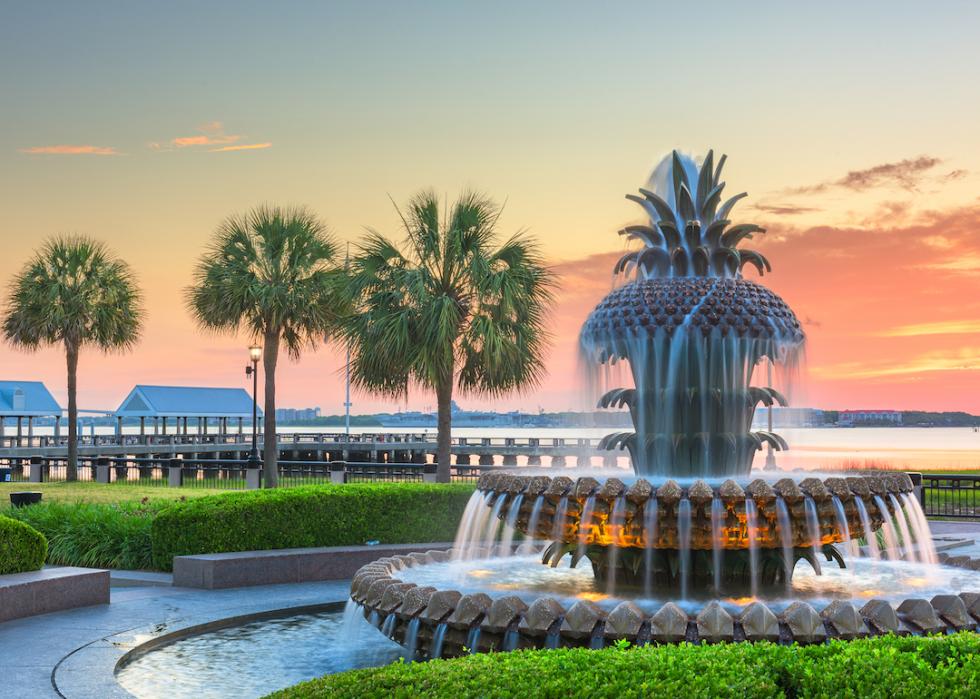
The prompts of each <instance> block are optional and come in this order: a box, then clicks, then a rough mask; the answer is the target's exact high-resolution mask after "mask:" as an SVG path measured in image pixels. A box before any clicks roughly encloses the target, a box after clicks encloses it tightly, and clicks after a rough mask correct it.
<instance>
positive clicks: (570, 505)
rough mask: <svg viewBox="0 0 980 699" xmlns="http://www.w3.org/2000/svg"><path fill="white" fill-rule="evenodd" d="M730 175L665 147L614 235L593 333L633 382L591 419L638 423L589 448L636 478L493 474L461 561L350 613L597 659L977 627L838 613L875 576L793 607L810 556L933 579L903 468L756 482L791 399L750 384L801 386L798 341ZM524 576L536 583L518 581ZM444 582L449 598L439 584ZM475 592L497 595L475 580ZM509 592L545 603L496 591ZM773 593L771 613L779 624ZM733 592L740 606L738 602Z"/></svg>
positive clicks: (450, 645)
mask: <svg viewBox="0 0 980 699" xmlns="http://www.w3.org/2000/svg"><path fill="white" fill-rule="evenodd" d="M724 163H725V157H724V156H722V157H721V158H720V159H719V160H718V162H717V163H715V161H714V157H713V154H712V153H711V152H710V151H709V152H708V154H707V155H706V156H705V157H704V159H703V160H702V161H701V162H696V161H695V160H693V159H691V158H688V157H686V156H682V155H680V154H678V153H677V152H674V153H672V154H671V155H670V156H668V157H667V158H665V159H664V160H663V161H662V162H661V163H660V165H658V167H657V168H656V170H655V171H654V174H653V176H652V177H651V186H650V188H649V189H641V190H640V191H639V194H638V195H634V194H629V195H627V198H628V199H630V200H632V201H635V202H636V203H638V204H639V205H640V206H642V207H643V210H644V212H645V213H646V215H647V216H648V218H649V221H648V222H647V223H645V224H642V225H633V226H628V227H626V228H625V229H623V230H622V231H620V233H621V234H622V235H624V236H626V237H627V238H629V239H630V240H631V241H638V242H639V243H640V246H639V247H638V249H635V250H631V251H630V252H628V253H626V254H625V255H624V256H623V257H622V258H621V259H620V260H619V262H618V263H617V264H616V265H615V269H614V274H615V277H616V280H617V285H616V288H614V290H613V291H612V292H611V293H610V294H609V295H607V296H606V298H605V299H603V300H602V301H601V302H600V303H599V305H598V306H597V307H596V308H595V309H594V310H593V311H592V313H591V314H590V316H589V317H588V319H587V320H586V322H585V324H584V326H583V328H582V331H581V335H580V345H581V347H580V349H581V355H582V358H583V360H584V364H585V365H586V366H588V367H590V368H591V376H592V378H593V379H594V381H593V385H596V386H599V387H602V385H603V384H605V383H608V381H609V377H610V376H614V375H616V369H617V368H619V367H622V366H624V365H625V366H627V367H628V374H629V375H630V376H631V377H632V383H633V386H632V387H618V386H617V387H610V388H609V390H606V391H605V392H604V393H602V395H601V397H600V398H599V401H598V405H599V407H600V408H620V409H628V411H629V414H630V417H631V420H632V422H633V425H634V431H633V432H620V433H614V434H610V435H608V436H606V437H605V438H604V439H602V440H601V442H600V445H599V446H600V449H606V450H616V451H619V450H622V451H625V452H626V453H627V454H628V456H629V460H630V462H631V464H632V467H633V472H634V474H635V475H634V477H633V478H615V477H613V478H607V479H605V480H604V481H601V482H600V481H599V480H597V479H596V478H593V477H591V476H588V475H584V476H581V477H579V478H577V479H575V480H573V479H572V478H570V477H568V476H565V475H554V476H552V475H523V474H512V473H500V472H491V473H488V474H484V475H483V476H482V477H481V478H480V481H479V484H478V487H477V491H476V493H474V495H473V498H472V499H471V501H470V503H469V506H468V507H467V510H466V512H465V514H464V516H463V520H462V522H461V525H460V530H459V533H458V536H457V540H456V545H455V547H454V548H453V550H452V551H451V552H448V553H447V552H439V551H431V552H428V553H425V554H412V555H411V556H401V557H399V556H396V557H393V558H390V559H382V560H381V561H379V562H377V563H374V564H370V565H369V566H366V567H365V568H363V569H361V571H359V572H358V574H357V576H355V578H354V582H353V584H352V593H351V598H352V604H356V605H360V608H361V609H362V611H363V613H364V615H365V616H366V617H367V618H368V619H369V620H371V621H372V623H374V624H375V625H376V626H378V627H379V628H381V630H382V632H384V633H385V634H386V635H388V636H389V637H391V638H394V639H395V640H397V641H399V642H400V643H402V644H403V645H405V646H406V647H407V648H408V649H409V651H410V653H411V654H413V655H414V654H417V653H421V654H423V655H428V656H429V657H439V656H444V655H454V654H459V653H462V652H466V651H467V650H490V649H501V648H503V649H511V648H518V647H557V646H558V645H592V646H596V645H599V646H601V645H602V643H604V642H605V640H606V639H616V638H627V639H629V640H631V641H634V642H648V641H652V642H670V641H679V640H690V641H715V640H758V639H769V640H778V639H782V640H796V641H799V642H804V643H805V642H818V641H821V640H824V639H826V638H827V637H828V635H832V636H833V635H836V636H839V637H843V638H853V637H856V636H862V635H868V634H871V633H880V632H887V631H899V632H901V631H903V630H904V631H906V632H907V631H909V630H912V631H915V630H918V631H936V630H941V629H946V628H967V627H973V626H975V625H976V623H977V620H978V618H980V598H978V597H977V595H975V594H973V593H963V594H961V595H959V596H957V595H954V594H938V595H936V596H934V598H933V599H932V601H931V602H927V601H925V600H923V599H910V600H905V601H902V602H901V603H900V604H898V606H897V609H896V608H895V606H894V605H893V604H892V601H894V600H888V599H878V598H872V599H870V600H865V601H864V604H863V606H862V607H861V608H860V610H859V609H858V608H857V606H855V605H854V604H852V603H850V602H849V601H847V600H846V597H847V595H848V593H847V590H848V587H849V586H850V587H852V588H853V581H854V580H855V579H860V580H871V579H872V577H871V575H858V576H857V577H856V578H855V577H852V578H851V579H850V581H849V582H848V581H847V580H846V579H845V581H844V582H843V583H842V584H841V585H838V587H836V588H834V590H833V591H832V592H829V593H826V594H827V595H828V596H829V597H837V598H845V599H835V600H834V601H832V602H830V603H829V604H827V605H826V606H825V607H824V608H823V610H822V611H821V612H819V613H818V612H817V610H816V609H815V608H814V607H813V606H811V605H810V604H808V603H807V602H806V601H804V600H803V599H796V597H800V596H804V595H803V591H798V590H796V589H795V588H794V572H795V571H797V569H798V566H797V564H798V563H799V562H800V561H801V560H802V561H805V564H804V565H805V566H806V567H808V568H809V569H810V570H809V571H808V573H807V581H805V582H803V583H802V585H803V588H808V587H810V588H814V587H815V589H820V585H819V584H816V585H814V583H813V582H812V580H813V578H814V574H816V575H820V574H821V573H823V572H824V566H828V567H829V566H837V567H839V568H844V567H845V566H846V565H847V564H848V562H850V563H851V565H852V566H854V565H861V566H866V565H868V563H867V562H868V561H870V562H871V564H872V565H874V566H878V567H879V568H881V567H884V566H887V565H891V566H893V568H894V571H899V573H895V572H894V571H892V570H889V571H888V572H887V573H886V575H885V577H886V578H887V577H888V575H898V577H899V578H900V579H901V580H913V579H915V580H919V579H921V578H916V577H915V576H914V575H912V573H920V572H921V571H920V570H918V569H916V570H914V571H912V573H909V571H906V570H905V569H904V568H902V566H908V565H916V566H918V567H919V568H928V569H930V570H932V569H938V568H940V566H937V565H936V561H937V556H936V552H935V550H934V549H933V547H932V544H931V538H930V535H929V530H928V524H927V522H926V520H925V516H924V515H923V513H922V510H921V508H920V507H919V503H918V501H917V499H916V498H915V496H914V494H913V485H912V482H911V480H910V478H909V477H908V475H906V474H904V473H900V472H898V473H874V474H868V473H861V474H852V475H847V476H832V477H826V478H818V477H815V476H813V477H807V478H802V479H801V480H799V481H798V482H797V480H794V479H792V478H779V479H777V480H774V481H771V480H769V479H765V478H754V479H753V478H752V477H751V469H752V461H753V457H754V455H755V453H756V452H757V451H758V450H759V449H761V448H763V447H769V448H771V449H777V450H778V449H784V448H786V442H785V441H784V440H783V439H782V438H781V437H779V436H778V435H776V434H774V433H772V432H768V431H756V432H753V431H752V422H753V415H754V411H755V408H756V406H757V405H759V404H762V405H765V406H766V407H769V408H771V407H772V406H774V405H777V404H778V405H786V399H785V397H784V396H783V395H782V394H781V393H780V392H779V391H777V390H775V389H774V388H773V387H771V386H753V385H752V383H753V377H754V375H756V374H757V373H761V372H758V371H757V370H758V369H759V368H760V367H763V368H765V369H766V370H767V373H769V374H770V375H771V369H772V368H773V367H775V368H776V369H777V371H779V372H780V373H782V374H783V375H786V374H792V372H793V370H794V368H795V367H796V365H797V363H798V361H799V358H800V356H801V353H802V349H803V345H804V333H803V330H802V328H801V326H800V323H799V321H798V319H797V318H796V316H795V315H794V314H793V312H792V310H791V309H790V308H789V307H788V306H787V305H786V304H785V302H783V300H782V299H780V298H779V297H778V296H777V295H776V294H774V293H773V292H772V291H770V290H769V289H767V288H765V287H764V286H761V285H760V284H758V283H756V282H754V281H751V280H749V279H746V278H745V277H744V276H743V273H744V272H745V270H746V268H747V267H751V268H754V269H755V270H756V271H757V272H758V274H759V275H760V276H761V275H762V274H763V273H764V272H766V271H769V270H770V264H769V261H768V260H767V259H766V258H765V257H764V256H763V255H761V254H760V253H758V252H755V251H752V250H747V249H745V248H744V247H742V245H743V243H744V242H746V241H748V240H750V239H751V238H752V237H753V235H754V234H756V233H761V232H763V229H762V228H760V227H759V226H756V225H752V224H740V225H731V221H730V218H729V217H730V215H731V213H732V209H733V207H734V205H735V204H736V203H737V202H738V201H739V200H740V199H741V198H742V197H744V196H745V194H738V195H735V196H733V197H730V198H728V199H723V197H722V192H723V190H724V187H725V183H724V182H722V181H721V173H722V169H723V166H724ZM626 373H627V372H625V371H624V372H622V374H626ZM518 532H519V533H520V534H521V535H522V537H521V543H520V545H519V546H517V547H516V549H515V546H514V537H515V534H516V533H518ZM537 542H543V543H542V544H541V545H540V546H538V547H537V548H535V547H536V545H537ZM515 551H516V555H515ZM532 553H533V555H536V556H537V558H533V559H532V558H531V557H530V556H531V554H532ZM586 560H587V561H588V562H589V563H590V564H591V565H590V566H588V567H590V568H591V572H590V573H585V571H586V569H587V566H585V565H583V561H586ZM535 561H537V562H535ZM453 566H455V568H453ZM474 566H475V567H474ZM530 566H534V567H537V568H546V569H547V570H550V571H554V573H553V575H554V577H553V578H550V579H549V578H547V575H548V573H545V572H544V571H543V570H541V571H534V570H533V568H532V569H530V570H529V567H530ZM978 567H980V566H978ZM514 569H518V570H522V571H525V577H523V578H522V577H521V576H520V575H517V576H515V575H513V574H509V573H507V572H506V571H509V570H514ZM453 570H455V572H452V571H453ZM501 571H504V572H503V574H502V573H501ZM875 571H876V572H875V575H878V576H879V578H880V577H881V573H880V571H879V569H878V568H875ZM903 571H904V573H903ZM852 574H853V573H852ZM902 574H905V577H902ZM586 575H587V576H588V577H587V579H586ZM970 575H972V576H973V577H971V578H969V579H968V580H967V581H966V582H964V580H963V579H962V578H957V582H955V583H952V584H953V585H954V586H960V587H961V586H962V585H964V584H969V585H972V586H973V589H980V574H976V573H972V574H970ZM447 577H449V579H450V580H453V581H454V582H456V583H457V585H456V586H455V587H454V588H453V589H444V588H443V585H442V584H441V583H444V582H445V579H446V578H447ZM940 577H942V576H940ZM484 578H491V579H494V578H495V582H489V583H487V584H486V585H485V586H484V587H481V586H480V585H479V584H475V583H474V580H481V579H484ZM879 578H874V579H875V580H876V581H877V582H875V584H877V585H880V584H881V583H880V579H879ZM888 579H889V580H892V578H888ZM943 580H946V578H943ZM892 582H893V583H894V582H895V580H892ZM947 582H948V581H947ZM937 584H940V586H942V585H943V584H946V583H943V582H940V583H937ZM898 587H901V583H900V582H899V583H898ZM868 589H869V590H870V592H871V593H872V595H873V593H874V592H876V590H875V589H874V588H873V586H872V587H869V588H868ZM512 590H519V591H520V590H523V591H524V592H525V593H528V594H531V595H533V596H534V597H535V598H534V599H532V600H531V602H530V604H529V603H528V601H527V599H526V595H523V596H522V595H520V594H517V595H511V594H503V596H501V594H502V592H503V591H512ZM943 591H945V590H943ZM467 592H468V593H467ZM542 592H544V593H547V592H555V593H556V594H542ZM494 594H495V595H496V596H495V597H494V596H492V595H494ZM861 594H863V593H861ZM562 595H564V597H562ZM865 596H867V595H865ZM818 597H819V595H818ZM664 599H666V600H667V601H664ZM762 599H766V600H770V599H771V600H773V601H774V604H773V605H771V606H772V607H773V608H775V609H777V610H778V611H779V613H778V615H777V613H776V612H775V611H773V609H772V608H770V606H767V605H766V604H764V603H763V602H762V601H761V600H762ZM654 600H657V602H656V604H655V606H656V607H657V609H656V611H655V612H654V611H653V608H652V607H650V604H651V603H653V601H654ZM736 600H741V601H747V602H748V604H747V606H744V608H738V605H737V604H736V602H735V601H736ZM702 603H704V604H703V606H701V605H702ZM692 604H693V605H694V607H692V606H691V605H692ZM569 605H570V606H569ZM611 605H612V606H611ZM644 605H646V607H644ZM610 606H611V608H610ZM971 613H972V614H973V617H971Z"/></svg>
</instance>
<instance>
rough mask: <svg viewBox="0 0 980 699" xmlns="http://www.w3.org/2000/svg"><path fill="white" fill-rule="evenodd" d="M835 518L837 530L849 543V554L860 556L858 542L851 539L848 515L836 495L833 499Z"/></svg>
mask: <svg viewBox="0 0 980 699" xmlns="http://www.w3.org/2000/svg"><path fill="white" fill-rule="evenodd" d="M833 503H834V517H836V518H837V528H838V529H840V531H842V532H843V533H844V540H845V541H846V542H847V552H848V553H849V554H850V555H851V556H857V555H859V553H860V552H859V551H858V547H857V542H856V541H854V539H852V538H851V527H850V525H849V524H848V523H847V513H846V512H845V511H844V503H842V502H841V501H840V498H839V497H837V496H836V495H835V496H834V497H833Z"/></svg>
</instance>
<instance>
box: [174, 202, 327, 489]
mask: <svg viewBox="0 0 980 699" xmlns="http://www.w3.org/2000/svg"><path fill="white" fill-rule="evenodd" d="M336 252H337V248H336V246H335V245H334V243H333V241H332V240H331V238H330V237H329V236H328V235H327V232H326V228H325V226H324V225H323V223H321V222H320V221H319V219H317V217H316V216H315V215H314V214H313V213H312V212H311V211H309V210H308V209H305V208H280V207H274V206H262V207H259V208H256V209H253V210H252V211H250V212H248V213H246V214H243V215H236V216H231V217H230V218H228V219H227V220H226V221H225V222H224V223H222V224H221V225H220V226H219V227H218V230H217V231H216V233H215V235H214V240H213V242H212V245H211V247H210V249H209V250H208V251H207V252H206V253H205V254H204V256H203V257H202V258H201V260H200V262H199V263H198V265H197V268H196V270H195V272H194V284H193V285H192V286H191V287H190V288H188V290H187V302H188V306H189V308H190V311H191V313H192V315H193V316H194V317H195V318H196V319H197V321H198V323H200V325H201V327H203V328H205V329H207V330H212V331H219V332H232V333H234V332H237V331H238V330H239V329H240V328H243V327H244V328H245V329H246V330H247V331H248V333H249V334H250V335H251V336H252V337H253V338H254V339H255V340H257V341H259V342H261V343H262V353H263V358H262V363H263V369H264V371H265V402H264V406H265V416H264V419H265V434H264V442H263V451H264V459H265V466H264V476H265V478H264V480H265V485H266V486H267V487H271V488H274V487H276V486H277V485H278V484H279V469H278V465H277V462H278V455H279V454H278V444H277V442H276V365H277V363H278V360H279V349H280V345H285V348H286V351H287V352H288V353H289V355H290V356H291V357H293V358H294V359H298V358H299V356H300V352H301V350H302V349H303V347H304V346H308V347H313V346H315V345H316V344H317V343H319V342H322V341H323V339H324V337H325V336H327V335H328V334H329V332H330V330H331V329H332V328H333V327H334V325H335V323H336V320H337V318H338V316H339V315H342V314H343V312H344V305H343V298H344V296H343V294H342V293H341V288H342V282H343V277H342V274H343V270H342V268H338V266H337V265H336V264H335V257H336Z"/></svg>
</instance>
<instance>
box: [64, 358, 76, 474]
mask: <svg viewBox="0 0 980 699" xmlns="http://www.w3.org/2000/svg"><path fill="white" fill-rule="evenodd" d="M65 350H66V351H65V354H66V355H67V361H68V466H67V468H66V470H65V480H69V481H77V480H78V346H77V345H75V344H74V343H70V342H69V343H66V346H65Z"/></svg>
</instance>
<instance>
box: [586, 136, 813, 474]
mask: <svg viewBox="0 0 980 699" xmlns="http://www.w3.org/2000/svg"><path fill="white" fill-rule="evenodd" d="M724 163H725V156H722V157H721V158H720V159H719V161H718V165H717V166H715V165H714V157H713V154H712V152H711V151H709V152H708V154H707V156H705V158H704V160H703V161H702V162H701V163H700V165H699V164H697V163H696V162H695V161H694V160H692V159H691V158H688V157H687V156H683V155H680V154H678V153H677V151H674V152H673V153H672V154H671V155H669V156H667V158H665V159H664V160H663V161H662V162H661V164H660V165H659V166H658V167H657V169H656V170H655V171H654V176H653V178H652V179H653V180H654V181H655V185H654V189H655V190H656V191H650V190H647V189H640V194H641V195H642V196H638V195H635V194H628V195H627V198H628V199H630V200H632V201H635V202H637V203H639V204H640V205H641V206H643V208H644V209H645V210H646V212H647V214H648V215H649V217H650V222H649V224H648V225H634V226H627V227H626V228H624V229H623V230H622V231H620V234H621V235H625V236H627V237H628V238H630V239H631V240H639V241H640V242H641V243H642V247H641V248H640V249H639V250H634V251H631V252H628V253H627V254H626V255H624V256H623V257H622V258H621V259H620V260H619V262H618V263H617V264H616V267H615V269H614V272H615V274H616V275H617V276H618V277H621V278H623V279H625V283H624V284H623V285H622V286H620V287H619V288H617V289H615V290H614V291H612V292H611V293H610V294H609V295H608V296H606V298H605V299H603V300H602V302H600V303H599V305H598V306H597V307H596V308H595V310H593V311H592V314H591V315H590V316H589V318H588V319H587V320H586V322H585V325H584V326H583V327H582V331H581V335H580V345H581V350H582V354H583V356H584V358H585V359H586V364H587V365H589V366H591V367H593V368H596V367H599V366H601V365H603V364H608V365H612V364H615V363H616V362H617V361H619V360H621V359H626V360H628V362H629V366H630V371H631V373H632V375H633V381H634V385H635V388H634V389H614V390H611V391H609V392H607V393H606V394H605V395H603V396H602V398H601V399H600V401H599V407H601V408H611V407H627V408H629V410H630V414H631V417H632V420H633V424H634V426H635V428H636V431H635V433H616V434H611V435H608V436H607V437H606V438H605V439H604V440H603V442H602V444H601V445H600V446H601V447H602V448H606V449H617V448H618V449H624V448H625V449H626V450H627V451H628V452H629V454H630V457H631V459H632V462H633V467H634V470H635V471H636V473H637V474H638V475H660V476H671V477H680V478H683V477H691V478H697V477H701V478H704V477H709V478H723V477H728V476H745V475H747V474H748V473H749V471H750V470H751V468H752V457H753V454H754V453H755V451H756V450H758V449H760V448H761V447H762V445H763V444H765V443H769V444H771V445H772V446H773V447H775V448H777V449H781V448H785V447H786V443H785V442H784V441H783V440H782V438H780V437H779V436H777V435H775V434H773V433H771V432H751V431H750V428H751V425H752V417H753V414H754V412H755V406H756V405H757V404H758V403H760V402H761V403H763V404H765V405H766V406H772V405H773V404H774V403H779V404H782V405H785V404H786V400H785V398H784V397H783V396H782V395H781V394H780V393H778V392H777V391H775V390H774V389H772V388H770V387H766V388H758V387H752V386H750V385H749V382H750V380H751V377H752V372H753V369H754V368H755V367H756V365H758V364H759V362H760V361H761V360H762V359H763V358H765V359H768V360H769V361H770V362H773V363H775V364H783V365H792V364H793V363H795V362H796V358H797V355H798V352H799V350H801V348H802V345H803V342H804V335H803V330H802V329H801V327H800V323H799V321H798V320H797V318H796V316H795V315H794V314H793V312H792V311H791V310H790V308H789V307H788V306H787V305H786V304H785V303H784V302H783V300H782V299H780V298H779V297H778V296H777V295H776V294H774V293H773V292H771V291H770V290H768V289H766V288H765V287H763V286H761V285H759V284H756V283H754V282H751V281H748V280H747V279H744V278H743V277H742V270H743V269H744V267H745V266H746V265H752V266H753V267H755V268H756V269H757V270H758V272H759V273H760V274H763V273H764V272H765V271H767V270H771V267H770V265H769V261H768V260H767V259H766V258H765V257H763V256H762V255H761V254H760V253H758V252H755V251H753V250H744V249H739V248H738V246H739V244H740V243H742V242H743V241H744V240H746V239H749V238H752V236H753V234H755V233H761V232H764V229H762V228H760V227H759V226H756V225H753V224H742V225H736V226H729V224H730V221H729V219H728V216H729V214H730V213H731V210H732V207H733V206H734V205H735V203H736V202H737V201H738V200H739V199H741V198H742V197H744V196H746V195H745V194H737V195H735V196H733V197H731V198H730V199H727V200H726V201H724V203H722V199H721V194H722V190H723V189H724V187H725V183H724V182H721V181H720V178H721V170H722V167H723V166H724Z"/></svg>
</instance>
